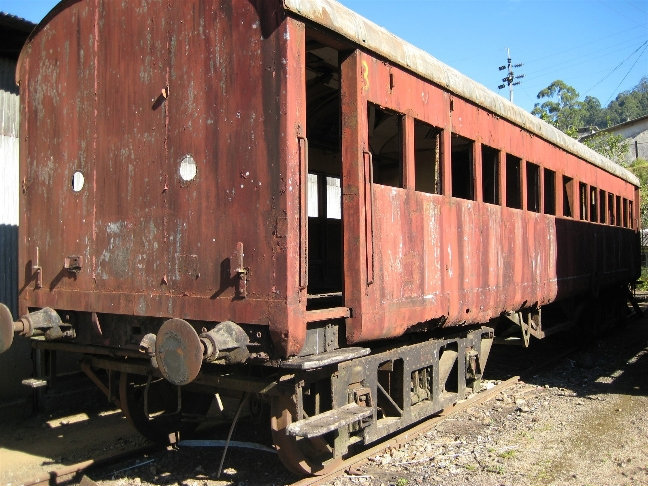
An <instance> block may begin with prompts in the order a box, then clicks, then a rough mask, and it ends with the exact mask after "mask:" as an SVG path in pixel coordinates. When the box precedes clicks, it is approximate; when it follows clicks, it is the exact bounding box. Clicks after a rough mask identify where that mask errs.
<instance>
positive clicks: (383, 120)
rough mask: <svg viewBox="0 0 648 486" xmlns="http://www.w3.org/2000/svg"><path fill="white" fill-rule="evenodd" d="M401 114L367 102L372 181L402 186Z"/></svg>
mask: <svg viewBox="0 0 648 486" xmlns="http://www.w3.org/2000/svg"><path fill="white" fill-rule="evenodd" d="M402 120H403V116H402V115H401V114H399V113H396V112H393V111H390V110H385V109H383V108H381V107H379V106H378V105H374V104H373V103H369V104H368V122H369V123H368V125H369V150H370V151H371V154H372V157H373V181H374V182H375V183H376V184H383V185H385V186H392V187H403V142H402V141H403V123H402Z"/></svg>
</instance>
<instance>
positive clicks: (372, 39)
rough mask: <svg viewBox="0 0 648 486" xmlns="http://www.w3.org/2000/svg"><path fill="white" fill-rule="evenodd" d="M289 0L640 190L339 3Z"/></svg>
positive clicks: (302, 12)
mask: <svg viewBox="0 0 648 486" xmlns="http://www.w3.org/2000/svg"><path fill="white" fill-rule="evenodd" d="M283 2H284V8H285V9H286V10H288V11H289V12H292V13H294V14H296V15H298V16H300V17H303V18H305V19H307V20H310V21H312V22H315V23H317V24H319V25H321V26H323V27H325V28H327V29H329V30H332V31H333V32H336V33H338V34H340V35H342V36H343V37H346V38H347V39H349V40H350V41H352V42H353V43H355V44H357V45H358V46H361V47H363V48H365V49H367V50H368V51H371V52H374V53H376V54H378V55H380V56H381V57H383V58H385V59H387V60H389V61H391V62H393V63H394V64H397V65H400V66H402V67H404V68H405V69H408V70H409V71H412V72H414V73H416V74H418V75H420V76H422V77H423V78H425V79H428V80H429V81H432V82H433V83H435V84H437V85H439V86H442V87H443V88H445V89H447V90H448V91H450V92H452V93H455V94H456V95H458V96H461V97H462V98H465V99H467V100H470V101H472V102H474V103H476V104H477V105H479V106H482V107H483V108H485V109H487V110H489V111H491V112H493V113H495V114H497V115H499V116H501V117H503V118H506V119H507V120H509V121H511V122H513V123H515V124H516V125H518V126H520V127H522V128H524V129H526V130H528V131H529V132H532V133H534V134H536V135H538V136H539V137H542V138H543V139H545V140H547V141H549V142H551V143H553V144H555V145H557V146H558V147H561V148H562V149H564V150H566V151H568V152H570V153H572V154H574V155H576V156H577V157H580V158H582V159H584V160H586V161H588V162H590V163H592V164H594V165H596V166H598V167H600V168H601V169H603V170H605V171H607V172H609V173H611V174H614V175H616V176H618V177H620V178H621V179H624V180H625V181H627V182H629V183H631V184H633V185H635V186H639V179H638V178H637V177H636V176H635V175H634V174H632V173H630V172H629V171H627V170H626V169H624V168H623V167H621V166H620V165H618V164H616V163H614V162H612V161H611V160H609V159H608V158H606V157H604V156H602V155H601V154H599V153H597V152H595V151H593V150H592V149H590V148H589V147H587V146H585V145H583V144H581V143H579V142H577V141H576V140H574V139H573V138H571V137H570V136H568V135H566V134H565V133H563V132H561V131H560V130H558V129H556V128H555V127H553V126H551V125H549V124H548V123H546V122H544V121H542V120H540V119H539V118H537V117H535V116H533V115H531V114H530V113H528V112H527V111H525V110H523V109H521V108H519V107H517V106H515V105H514V104H513V103H511V102H509V101H508V100H506V99H505V98H503V97H501V96H499V95H498V94H496V93H494V92H492V91H491V90H489V89H487V88H486V87H485V86H483V85H481V84H479V83H477V82H475V81H473V80H472V79H470V78H468V77H467V76H464V75H463V74H461V73H460V72H459V71H457V70H456V69H453V68H451V67H449V66H447V65H446V64H444V63H442V62H441V61H439V60H438V59H436V58H434V57H432V56H431V55H430V54H428V53H427V52H425V51H423V50H422V49H419V48H418V47H415V46H413V45H412V44H409V43H408V42H405V41H404V40H402V39H400V38H399V37H397V36H395V35H394V34H392V33H390V32H389V31H387V30H386V29H384V28H382V27H380V26H378V25H376V24H374V23H373V22H371V21H369V20H367V19H365V18H364V17H362V16H360V15H359V14H357V13H355V12H353V11H352V10H350V9H348V8H347V7H345V6H343V5H341V4H340V3H338V2H336V1H335V0H283Z"/></svg>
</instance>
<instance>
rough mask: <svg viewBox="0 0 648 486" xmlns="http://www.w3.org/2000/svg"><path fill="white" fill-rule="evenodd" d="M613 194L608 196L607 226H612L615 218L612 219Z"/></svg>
mask: <svg viewBox="0 0 648 486" xmlns="http://www.w3.org/2000/svg"><path fill="white" fill-rule="evenodd" d="M614 199H615V198H614V194H608V224H611V225H612V226H614V225H615V224H616V218H615V217H614Z"/></svg>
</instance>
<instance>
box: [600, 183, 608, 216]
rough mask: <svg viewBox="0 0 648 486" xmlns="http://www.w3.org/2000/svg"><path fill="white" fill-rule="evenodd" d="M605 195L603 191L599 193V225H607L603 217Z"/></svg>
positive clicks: (604, 212)
mask: <svg viewBox="0 0 648 486" xmlns="http://www.w3.org/2000/svg"><path fill="white" fill-rule="evenodd" d="M606 202H607V195H606V193H605V191H604V190H603V189H601V190H600V191H599V223H604V224H605V223H607V221H606V220H605V217H606V216H607V209H606Z"/></svg>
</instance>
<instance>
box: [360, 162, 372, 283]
mask: <svg viewBox="0 0 648 486" xmlns="http://www.w3.org/2000/svg"><path fill="white" fill-rule="evenodd" d="M362 156H363V159H364V178H365V191H364V192H365V194H364V196H365V248H366V250H367V285H371V284H373V283H374V245H373V232H374V231H373V209H374V203H373V155H372V154H371V152H368V151H364V152H363V153H362Z"/></svg>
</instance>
